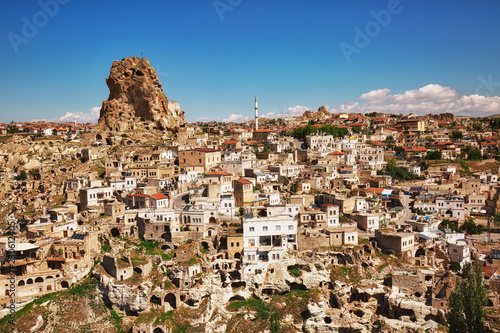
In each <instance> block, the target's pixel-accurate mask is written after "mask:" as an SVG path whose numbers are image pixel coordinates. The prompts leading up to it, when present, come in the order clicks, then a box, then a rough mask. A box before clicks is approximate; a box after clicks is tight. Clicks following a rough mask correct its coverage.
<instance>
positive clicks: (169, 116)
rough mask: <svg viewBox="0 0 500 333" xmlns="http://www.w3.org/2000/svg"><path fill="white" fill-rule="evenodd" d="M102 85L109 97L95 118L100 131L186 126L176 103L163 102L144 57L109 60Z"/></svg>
mask: <svg viewBox="0 0 500 333" xmlns="http://www.w3.org/2000/svg"><path fill="white" fill-rule="evenodd" d="M106 84H107V85H108V88H109V97H108V99H107V100H105V101H103V102H102V107H101V113H100V116H99V125H100V126H101V127H102V128H103V129H105V130H110V131H117V132H123V131H127V130H133V129H141V128H143V127H145V128H149V129H158V130H176V129H178V128H179V127H181V126H184V125H185V124H186V118H184V111H181V109H180V107H179V104H178V103H177V102H173V101H169V100H168V99H167V96H165V94H164V93H163V89H162V87H161V83H160V81H159V80H158V75H157V74H156V71H155V69H154V68H153V67H152V66H151V64H150V63H149V60H148V59H147V58H142V59H139V58H138V57H135V56H134V57H130V58H124V59H122V61H117V60H115V61H113V66H112V67H111V70H110V73H109V77H108V78H107V79H106Z"/></svg>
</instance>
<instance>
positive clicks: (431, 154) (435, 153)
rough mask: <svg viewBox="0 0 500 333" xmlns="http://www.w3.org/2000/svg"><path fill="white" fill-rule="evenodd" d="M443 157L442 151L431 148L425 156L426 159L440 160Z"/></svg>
mask: <svg viewBox="0 0 500 333" xmlns="http://www.w3.org/2000/svg"><path fill="white" fill-rule="evenodd" d="M442 158H443V153H442V152H441V151H440V150H431V151H428V152H427V156H425V159H426V160H440V159H442Z"/></svg>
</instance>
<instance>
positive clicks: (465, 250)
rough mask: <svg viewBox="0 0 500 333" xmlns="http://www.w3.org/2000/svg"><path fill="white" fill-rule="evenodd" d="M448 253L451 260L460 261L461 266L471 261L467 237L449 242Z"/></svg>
mask: <svg viewBox="0 0 500 333" xmlns="http://www.w3.org/2000/svg"><path fill="white" fill-rule="evenodd" d="M448 255H449V256H450V259H451V261H455V262H458V263H459V264H460V267H463V266H464V264H465V263H467V262H471V258H470V249H469V245H468V244H467V242H466V241H465V239H460V240H457V241H456V242H455V243H448Z"/></svg>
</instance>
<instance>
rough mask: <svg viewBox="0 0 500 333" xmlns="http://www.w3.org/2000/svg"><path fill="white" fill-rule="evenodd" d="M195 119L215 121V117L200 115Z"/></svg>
mask: <svg viewBox="0 0 500 333" xmlns="http://www.w3.org/2000/svg"><path fill="white" fill-rule="evenodd" d="M197 121H200V122H207V121H215V118H210V117H203V116H201V117H200V118H198V120H197Z"/></svg>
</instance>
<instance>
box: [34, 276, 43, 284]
mask: <svg viewBox="0 0 500 333" xmlns="http://www.w3.org/2000/svg"><path fill="white" fill-rule="evenodd" d="M35 282H36V283H38V282H43V278H41V277H37V278H36V279H35Z"/></svg>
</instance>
